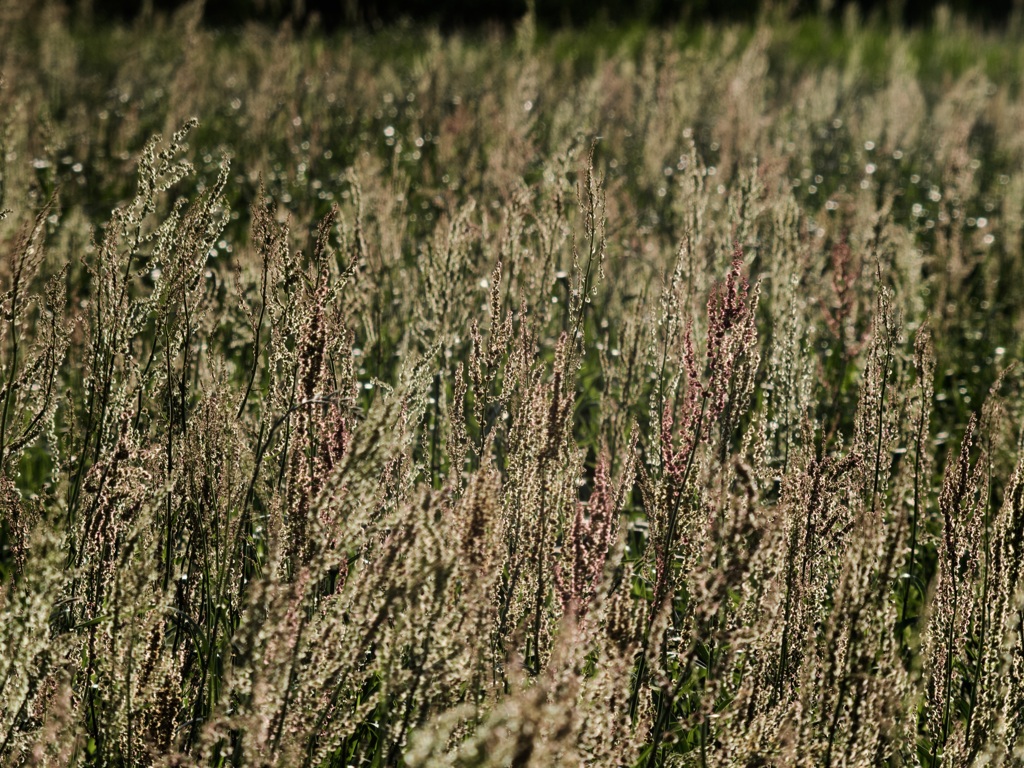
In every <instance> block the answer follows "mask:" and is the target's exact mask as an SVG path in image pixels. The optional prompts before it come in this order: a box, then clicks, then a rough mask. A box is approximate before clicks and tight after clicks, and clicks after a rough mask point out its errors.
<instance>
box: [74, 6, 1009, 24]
mask: <svg viewBox="0 0 1024 768" xmlns="http://www.w3.org/2000/svg"><path fill="white" fill-rule="evenodd" d="M528 4H529V3H528V0H500V2H488V3H484V2H479V1H478V0H220V2H214V3H207V4H206V7H205V10H204V18H205V20H206V21H207V22H208V23H210V24H212V25H216V26H233V25H238V24H242V23H245V22H248V21H260V22H269V23H280V22H282V21H285V20H288V19H291V20H293V21H296V22H299V23H300V24H306V23H310V22H313V23H316V24H320V25H323V26H325V27H326V28H329V29H333V28H338V27H351V26H357V25H361V26H377V25H381V24H389V23H395V22H398V21H403V20H407V21H415V22H427V23H433V24H440V25H442V26H444V27H449V28H450V27H466V26H481V25H494V24H497V25H504V26H508V25H511V24H514V23H515V22H516V21H518V20H519V19H520V18H522V17H523V15H524V14H525V13H526V12H527V10H528ZM532 4H533V6H534V12H535V13H536V17H537V20H538V22H539V23H540V24H542V25H544V26H548V27H563V26H579V25H587V24H593V23H614V24H622V23H645V24H666V23H675V22H679V21H684V22H697V21H702V20H718V21H722V20H729V21H740V20H747V21H749V20H753V19H755V18H757V17H758V16H759V15H761V14H763V13H766V12H771V13H780V14H783V15H789V16H806V15H825V16H831V17H832V18H833V19H834V20H838V19H840V18H841V17H842V16H843V14H844V13H846V12H848V9H849V8H851V7H852V8H855V9H856V10H857V12H858V13H860V15H861V16H863V17H865V18H872V17H874V18H877V19H879V20H884V21H886V22H888V23H900V24H908V25H922V24H928V23H930V22H931V20H932V18H933V16H934V14H935V10H936V8H937V7H938V5H939V4H938V3H935V2H933V0H859V2H845V3H844V2H841V1H840V2H836V1H835V0H776V2H764V0H534V1H533V3H532ZM182 5H184V2H182V0H145V2H139V1H138V0H80V1H79V2H77V3H75V5H74V7H75V9H76V12H77V13H79V14H82V15H83V16H85V17H91V16H94V15H95V16H96V17H99V18H104V19H111V18H117V19H122V20H127V19H138V18H143V19H144V18H146V17H147V16H148V15H151V14H153V13H154V12H161V11H163V12H167V11H173V10H175V9H177V8H179V7H180V6H182ZM943 6H944V7H946V8H948V9H949V10H951V11H952V12H953V13H955V14H959V15H963V16H966V17H968V18H970V19H971V20H972V21H974V22H977V23H979V24H984V25H988V26H992V27H1004V26H1006V25H1008V24H1015V23H1016V19H1017V17H1019V14H1020V6H1021V3H1020V0H988V1H987V2H972V1H971V0H951V2H947V3H944V4H943Z"/></svg>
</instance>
